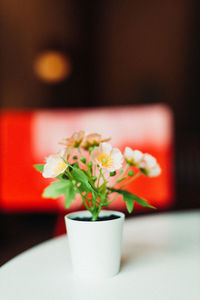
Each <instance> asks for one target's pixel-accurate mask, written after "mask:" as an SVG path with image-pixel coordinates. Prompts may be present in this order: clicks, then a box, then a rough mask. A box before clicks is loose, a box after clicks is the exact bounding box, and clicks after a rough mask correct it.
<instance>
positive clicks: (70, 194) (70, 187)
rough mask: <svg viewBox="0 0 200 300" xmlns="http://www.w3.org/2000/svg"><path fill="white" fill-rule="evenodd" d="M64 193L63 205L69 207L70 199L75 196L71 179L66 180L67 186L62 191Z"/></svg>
mask: <svg viewBox="0 0 200 300" xmlns="http://www.w3.org/2000/svg"><path fill="white" fill-rule="evenodd" d="M64 195H65V206H66V208H69V207H70V206H71V204H72V200H73V199H75V198H76V191H75V189H74V185H73V183H72V182H71V181H69V180H68V181H67V186H66V189H65V192H64Z"/></svg>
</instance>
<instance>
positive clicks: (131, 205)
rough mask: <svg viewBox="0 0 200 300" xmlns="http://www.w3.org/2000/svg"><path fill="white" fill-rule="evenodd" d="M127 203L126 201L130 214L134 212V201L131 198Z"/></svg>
mask: <svg viewBox="0 0 200 300" xmlns="http://www.w3.org/2000/svg"><path fill="white" fill-rule="evenodd" d="M125 201H126V208H127V210H128V212H129V214H130V213H131V212H132V211H133V207H134V201H133V199H131V198H127V199H126V200H125Z"/></svg>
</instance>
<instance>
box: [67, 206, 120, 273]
mask: <svg viewBox="0 0 200 300" xmlns="http://www.w3.org/2000/svg"><path fill="white" fill-rule="evenodd" d="M90 216H91V214H90V213H89V212H88V211H79V212H74V213H70V214H68V215H66V216H65V223H66V227H67V234H68V239H69V248H70V253H71V259H72V266H73V271H74V274H75V275H77V276H78V277H84V278H86V277H87V278H98V279H100V278H107V277H112V276H114V275H116V274H117V273H118V272H119V268H120V259H121V245H122V232H123V224H124V217H125V216H124V214H123V213H121V212H118V211H109V210H103V211H101V212H100V214H99V218H100V220H98V221H90V220H89V219H87V218H89V217H90ZM83 219H84V220H83Z"/></svg>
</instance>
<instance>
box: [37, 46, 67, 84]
mask: <svg viewBox="0 0 200 300" xmlns="http://www.w3.org/2000/svg"><path fill="white" fill-rule="evenodd" d="M34 70H35V73H36V75H37V76H38V77H39V78H40V79H41V80H43V81H45V82H48V83H57V82H60V81H62V80H64V79H66V78H68V77H69V76H70V74H71V62H70V59H69V57H67V55H64V54H62V53H61V52H59V51H45V52H43V53H40V54H39V55H38V56H37V57H36V60H35V64H34Z"/></svg>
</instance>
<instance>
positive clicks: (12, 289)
mask: <svg viewBox="0 0 200 300" xmlns="http://www.w3.org/2000/svg"><path fill="white" fill-rule="evenodd" d="M0 299H2V300H10V299H12V300H27V299H29V300H31V299H34V300H40V299H43V300H45V299H48V300H52V299H53V300H54V299H55V300H64V299H65V300H66V299H70V300H73V299H76V300H79V299H87V300H90V299H95V300H100V299H101V300H103V299H105V300H107V299H111V300H112V299H115V300H118V299H134V300H140V299H142V300H147V299H148V300H150V299H153V300H165V299H167V300H179V299H180V300H199V299H200V211H193V212H187V213H167V214H155V215H151V216H145V217H137V218H134V217H133V218H131V219H128V220H126V222H125V227H124V238H123V251H122V265H121V271H120V273H119V274H118V275H117V276H115V277H113V278H109V279H106V280H101V279H100V278H99V280H98V281H92V280H90V281H87V280H86V279H82V280H81V279H77V278H75V277H73V275H72V268H71V262H70V256H69V249H68V240H67V237H66V236H62V237H59V238H55V239H52V240H50V241H48V242H45V243H42V244H40V245H38V246H36V247H34V248H32V249H30V250H28V251H26V252H24V253H22V254H20V255H18V256H17V257H16V258H14V259H12V260H11V261H9V262H8V263H6V264H5V265H3V266H2V267H1V268H0Z"/></svg>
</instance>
